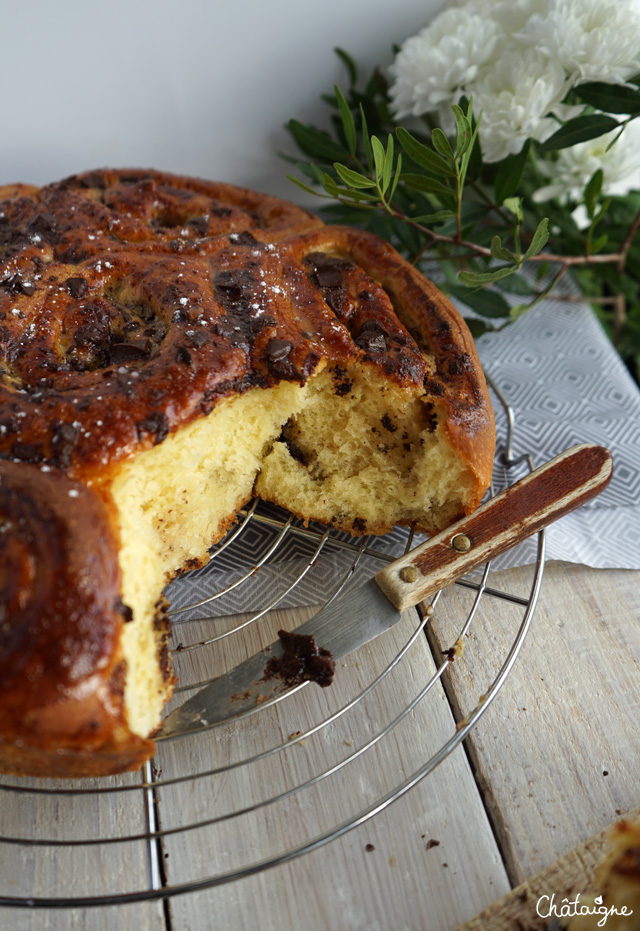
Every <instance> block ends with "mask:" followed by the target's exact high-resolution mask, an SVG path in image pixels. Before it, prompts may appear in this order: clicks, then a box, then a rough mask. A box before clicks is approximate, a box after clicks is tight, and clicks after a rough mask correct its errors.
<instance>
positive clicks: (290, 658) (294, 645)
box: [264, 630, 336, 688]
mask: <svg viewBox="0 0 640 931" xmlns="http://www.w3.org/2000/svg"><path fill="white" fill-rule="evenodd" d="M278 637H279V639H280V643H281V644H282V648H283V650H284V652H283V654H282V656H279V657H274V658H273V659H270V660H269V662H268V663H267V666H266V668H265V673H264V678H265V680H268V679H273V678H278V679H282V681H283V682H284V683H285V685H287V686H288V687H289V688H293V687H294V686H296V685H301V684H302V683H303V682H315V683H316V685H319V686H321V687H322V688H326V687H327V686H328V685H331V683H332V682H333V674H334V672H335V668H336V663H335V660H334V658H333V656H332V655H331V653H330V652H329V650H324V649H322V648H320V649H318V647H317V646H316V640H315V637H314V636H313V635H311V634H295V633H290V632H288V631H286V630H279V631H278Z"/></svg>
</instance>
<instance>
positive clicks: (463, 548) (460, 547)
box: [451, 533, 471, 553]
mask: <svg viewBox="0 0 640 931" xmlns="http://www.w3.org/2000/svg"><path fill="white" fill-rule="evenodd" d="M451 546H452V547H453V548H454V550H456V551H457V552H458V553H468V552H469V550H470V549H471V540H470V539H469V537H467V536H465V534H464V533H459V534H458V535H457V536H455V537H454V538H453V540H452V541H451Z"/></svg>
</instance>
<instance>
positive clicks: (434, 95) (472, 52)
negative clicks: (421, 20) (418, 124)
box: [390, 8, 501, 129]
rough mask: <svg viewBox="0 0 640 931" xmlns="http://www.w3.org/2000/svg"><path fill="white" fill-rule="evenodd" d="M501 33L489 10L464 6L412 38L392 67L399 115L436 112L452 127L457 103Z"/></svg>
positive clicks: (395, 108)
mask: <svg viewBox="0 0 640 931" xmlns="http://www.w3.org/2000/svg"><path fill="white" fill-rule="evenodd" d="M500 35H501V29H500V27H499V26H498V24H497V23H496V22H495V21H494V20H493V19H491V17H490V16H487V15H486V13H484V14H481V13H480V12H473V11H470V10H467V9H466V8H462V9H449V10H445V11H444V12H443V13H441V14H440V15H439V16H437V17H436V18H435V19H434V21H433V22H432V23H431V25H430V26H427V27H426V28H425V29H422V30H421V31H420V32H419V33H418V34H417V35H416V36H413V37H412V38H410V39H408V40H407V41H406V42H405V43H404V45H403V46H402V48H401V50H400V52H399V53H398V55H397V56H396V59H395V61H394V63H393V65H392V66H391V69H390V73H391V76H392V78H393V84H392V86H391V90H390V96H391V101H392V109H393V112H394V114H395V116H396V118H401V117H404V116H421V115H422V114H423V113H432V112H436V113H437V114H438V116H439V117H440V119H441V120H442V123H441V125H443V128H444V129H449V128H450V127H451V125H452V122H453V121H452V116H451V104H452V103H456V102H457V101H458V100H459V98H460V96H461V95H462V94H463V93H468V88H469V87H471V86H472V85H473V82H474V80H475V78H476V77H477V75H478V71H479V69H480V68H481V67H482V65H484V64H485V62H488V61H490V60H491V58H492V57H493V55H494V52H495V50H496V44H497V41H498V38H499V36H500Z"/></svg>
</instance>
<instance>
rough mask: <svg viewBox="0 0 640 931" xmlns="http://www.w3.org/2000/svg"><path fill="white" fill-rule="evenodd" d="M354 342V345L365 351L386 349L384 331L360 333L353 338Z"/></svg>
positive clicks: (384, 350) (383, 350)
mask: <svg viewBox="0 0 640 931" xmlns="http://www.w3.org/2000/svg"><path fill="white" fill-rule="evenodd" d="M354 343H355V344H356V346H359V347H360V348H361V349H364V350H365V352H386V351H387V342H386V339H385V335H384V333H374V332H373V331H368V332H366V333H361V334H360V336H358V337H356V339H354Z"/></svg>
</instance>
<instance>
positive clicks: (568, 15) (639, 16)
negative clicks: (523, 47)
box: [516, 0, 640, 84]
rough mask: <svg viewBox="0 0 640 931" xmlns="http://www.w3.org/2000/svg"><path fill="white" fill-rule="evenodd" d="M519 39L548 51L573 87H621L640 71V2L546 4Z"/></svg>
mask: <svg viewBox="0 0 640 931" xmlns="http://www.w3.org/2000/svg"><path fill="white" fill-rule="evenodd" d="M547 5H548V11H547V12H543V11H539V12H537V13H534V15H532V16H531V18H530V19H529V20H528V22H527V23H526V25H525V27H524V28H523V29H522V30H521V31H519V33H518V34H517V36H516V38H517V39H519V41H521V42H524V43H526V44H528V45H530V46H531V47H532V48H538V49H540V48H542V49H544V50H545V51H546V52H547V54H548V55H549V57H551V58H553V59H554V60H555V61H557V62H559V63H560V64H561V65H562V67H563V68H564V69H565V71H566V72H567V75H568V76H569V78H570V80H571V82H572V84H576V83H581V82H582V81H607V82H609V83H622V82H624V81H627V80H628V79H629V78H631V77H633V76H634V75H636V74H638V73H639V72H640V4H638V3H637V2H634V0H547Z"/></svg>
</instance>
